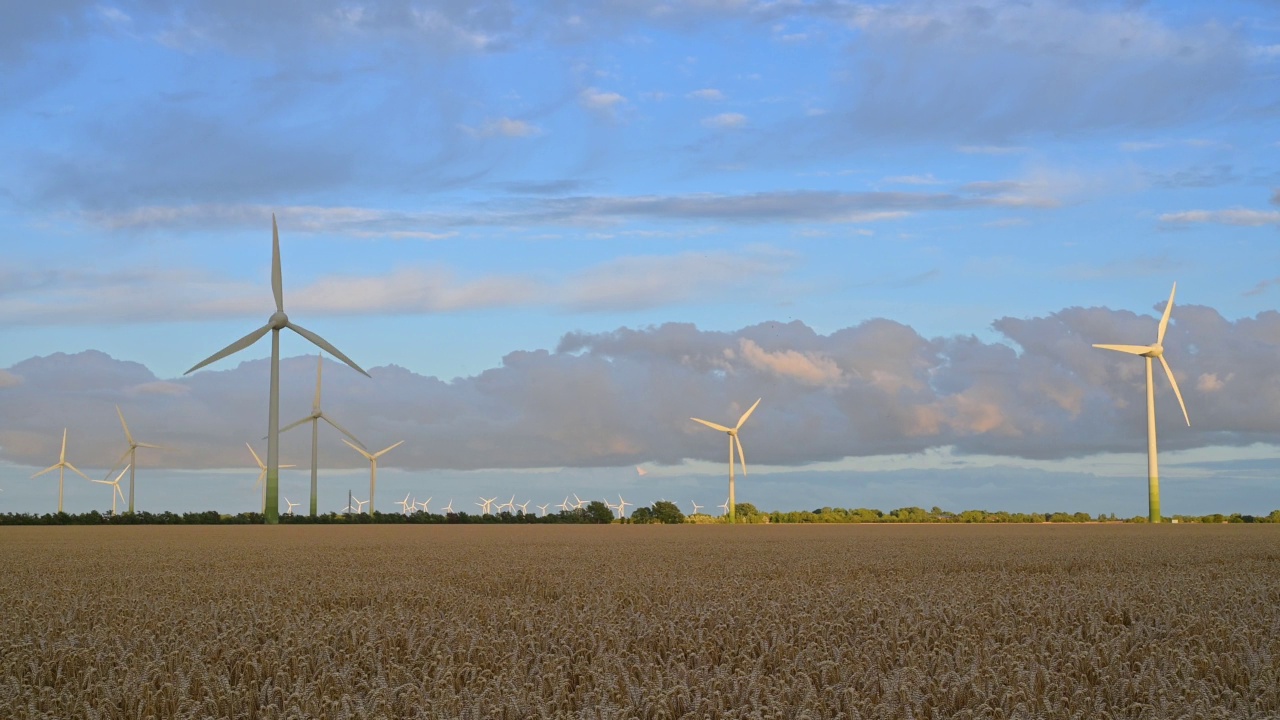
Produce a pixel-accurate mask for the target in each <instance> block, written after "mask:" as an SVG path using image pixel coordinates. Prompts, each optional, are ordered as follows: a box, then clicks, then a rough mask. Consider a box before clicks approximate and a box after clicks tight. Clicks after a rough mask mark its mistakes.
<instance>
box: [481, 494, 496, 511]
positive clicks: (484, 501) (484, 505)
mask: <svg viewBox="0 0 1280 720" xmlns="http://www.w3.org/2000/svg"><path fill="white" fill-rule="evenodd" d="M497 499H498V498H496V497H495V498H485V497H483V496H481V498H480V502H478V503H476V504H477V505H479V506H480V514H481V515H488V514H490V510H492V509H493V503H494V501H495V500H497Z"/></svg>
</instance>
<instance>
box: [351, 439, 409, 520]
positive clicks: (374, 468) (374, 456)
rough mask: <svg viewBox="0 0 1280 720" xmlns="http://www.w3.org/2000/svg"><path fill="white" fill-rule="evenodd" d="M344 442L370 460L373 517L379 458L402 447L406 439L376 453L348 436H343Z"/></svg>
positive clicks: (370, 492) (370, 506)
mask: <svg viewBox="0 0 1280 720" xmlns="http://www.w3.org/2000/svg"><path fill="white" fill-rule="evenodd" d="M342 442H344V443H346V444H348V445H350V446H351V449H352V450H355V451H356V452H358V453H360V454H361V455H363V456H365V459H366V460H368V461H369V500H368V502H369V515H370V517H372V516H373V493H374V491H375V490H377V489H378V458H380V457H382V456H383V455H386V454H387V453H389V452H391V451H392V450H395V449H396V448H398V447H400V446H401V445H403V444H404V441H403V440H401V441H400V442H398V443H396V444H395V445H392V446H391V447H387V448H383V449H381V450H379V451H378V452H376V453H370V452H369V451H368V450H365V449H364V448H362V447H360V446H359V445H356V444H355V443H352V442H351V441H350V440H348V439H346V438H342Z"/></svg>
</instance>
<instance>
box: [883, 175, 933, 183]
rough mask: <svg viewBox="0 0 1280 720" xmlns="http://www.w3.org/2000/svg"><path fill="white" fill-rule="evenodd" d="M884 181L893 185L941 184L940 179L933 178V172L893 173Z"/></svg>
mask: <svg viewBox="0 0 1280 720" xmlns="http://www.w3.org/2000/svg"><path fill="white" fill-rule="evenodd" d="M884 182H887V183H893V184H895V185H941V184H942V181H941V180H939V179H937V178H935V177H934V176H933V173H926V174H924V175H895V176H893V177H887V178H885V179H884Z"/></svg>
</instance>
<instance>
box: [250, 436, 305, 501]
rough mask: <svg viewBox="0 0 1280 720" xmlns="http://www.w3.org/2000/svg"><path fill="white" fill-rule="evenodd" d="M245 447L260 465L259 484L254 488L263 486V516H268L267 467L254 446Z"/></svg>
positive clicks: (286, 466)
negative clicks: (265, 481)
mask: <svg viewBox="0 0 1280 720" xmlns="http://www.w3.org/2000/svg"><path fill="white" fill-rule="evenodd" d="M244 446H245V447H247V448H249V454H250V455H253V461H254V462H256V463H258V471H259V472H258V482H256V483H254V484H253V487H254V489H255V490H256V489H257V488H258V486H259V485H261V486H262V514H263V515H266V514H267V486H266V483H264V482H263V481H264V480H266V477H267V466H266V465H265V464H263V462H262V458H260V457H258V453H257V452H255V451H254V449H253V446H252V445H250V444H249V443H245V444H244ZM280 467H282V468H291V467H293V466H292V465H281V466H280Z"/></svg>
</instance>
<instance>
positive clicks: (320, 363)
mask: <svg viewBox="0 0 1280 720" xmlns="http://www.w3.org/2000/svg"><path fill="white" fill-rule="evenodd" d="M323 368H324V354H323V353H321V354H320V356H319V357H318V358H316V398H315V400H313V401H312V402H311V414H310V415H308V416H306V417H304V418H302V419H300V420H297V421H295V422H292V423H289V424H288V425H286V426H284V427H282V428H280V432H282V433H286V432H289V431H290V430H292V429H294V428H296V427H298V426H299V425H301V424H302V423H305V422H309V423H311V517H315V516H316V511H317V507H318V505H317V502H318V501H317V499H316V486H317V482H316V464H317V462H318V455H317V454H318V453H319V449H318V448H319V440H320V421H321V420H323V421H325V422H327V423H329V424H330V425H332V426H333V429H334V430H337V431H338V432H340V433H342V434H343V435H346V436H347V437H349V438H351V439H352V440H354V441H355V443H356V444H357V445H359V446H360V447H364V443H362V442H360V439H359V438H357V437H356V436H355V435H352V434H351V433H350V431H348V430H347V429H346V428H344V427H342V426H341V425H339V424H338V423H336V422H334V420H333V418H331V417H329V415H328V414H326V413H325V411H323V410H321V409H320V373H321V371H322V369H323Z"/></svg>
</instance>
